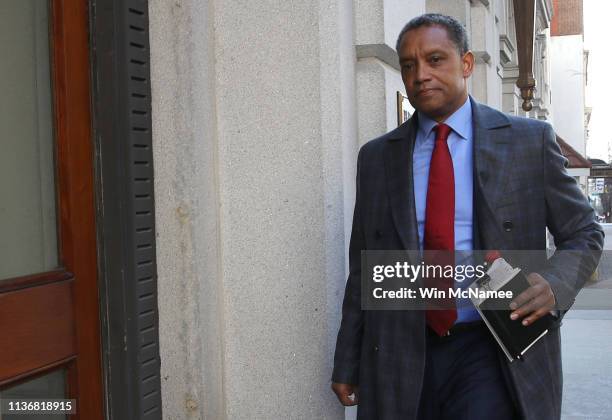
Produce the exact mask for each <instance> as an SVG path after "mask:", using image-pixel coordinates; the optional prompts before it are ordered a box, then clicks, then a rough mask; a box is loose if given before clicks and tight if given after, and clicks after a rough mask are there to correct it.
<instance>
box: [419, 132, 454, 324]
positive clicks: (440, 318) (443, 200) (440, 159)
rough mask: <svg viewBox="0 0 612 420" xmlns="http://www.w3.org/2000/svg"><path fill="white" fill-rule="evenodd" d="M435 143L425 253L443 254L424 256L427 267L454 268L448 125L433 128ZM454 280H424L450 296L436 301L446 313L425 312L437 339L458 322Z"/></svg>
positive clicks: (451, 161)
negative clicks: (452, 291) (451, 296)
mask: <svg viewBox="0 0 612 420" xmlns="http://www.w3.org/2000/svg"><path fill="white" fill-rule="evenodd" d="M434 130H435V132H436V143H435V146H434V149H433V153H432V155H431V162H430V165H429V182H428V184H427V203H426V210H425V235H424V238H423V249H424V250H425V251H432V250H434V251H435V250H440V251H443V252H441V253H437V254H436V253H431V252H426V253H425V262H426V263H427V264H432V263H433V264H438V265H442V266H445V265H448V264H450V265H454V257H453V251H454V250H455V174H454V172H453V160H452V158H451V154H450V151H449V150H448V144H447V139H448V135H449V134H450V132H451V128H450V127H449V126H448V125H446V124H438V125H437V126H436V127H434ZM453 283H454V280H453V278H444V277H442V278H430V277H428V278H425V286H426V287H436V288H437V289H438V290H444V291H445V292H446V293H447V299H436V304H437V305H436V306H442V307H443V309H426V312H425V319H426V320H427V324H428V325H429V326H430V327H431V328H432V329H433V330H434V331H435V332H436V333H438V335H441V336H442V335H444V334H446V332H447V331H448V330H449V329H450V327H451V326H452V325H453V323H454V322H455V320H456V319H457V309H456V307H455V300H454V299H453V298H450V297H449V296H448V289H452V287H453Z"/></svg>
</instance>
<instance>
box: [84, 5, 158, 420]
mask: <svg viewBox="0 0 612 420" xmlns="http://www.w3.org/2000/svg"><path fill="white" fill-rule="evenodd" d="M90 6H91V20H92V28H93V30H92V45H93V46H94V48H93V49H92V51H93V56H92V62H93V64H94V66H93V68H94V77H93V81H94V82H93V84H94V108H95V124H94V126H95V131H96V140H97V152H98V159H97V161H98V165H99V167H98V168H97V176H98V180H99V182H98V184H99V191H98V195H99V197H98V207H99V212H98V215H99V218H100V219H101V220H100V221H99V223H98V225H99V226H101V227H102V229H99V232H100V233H99V242H100V249H101V251H100V253H101V258H100V260H101V261H102V265H101V278H102V279H103V281H102V283H103V284H102V285H101V290H102V291H103V293H102V296H103V300H104V302H103V303H104V306H105V313H104V314H103V319H104V324H105V325H104V327H105V333H106V335H105V337H104V346H105V356H106V357H105V359H106V360H105V370H106V372H105V377H106V388H107V400H106V404H107V417H108V418H109V419H127V418H129V419H147V420H153V419H161V418H162V412H161V384H160V358H159V333H158V326H159V321H158V306H157V276H156V272H157V270H156V257H155V211H154V208H155V207H154V191H153V153H152V137H151V86H150V66H149V61H150V53H149V20H148V4H147V1H144V0H113V1H102V0H97V1H96V0H90Z"/></svg>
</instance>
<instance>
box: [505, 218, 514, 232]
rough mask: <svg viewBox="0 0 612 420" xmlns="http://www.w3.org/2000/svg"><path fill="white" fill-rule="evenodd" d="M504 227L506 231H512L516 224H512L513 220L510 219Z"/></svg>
mask: <svg viewBox="0 0 612 420" xmlns="http://www.w3.org/2000/svg"><path fill="white" fill-rule="evenodd" d="M503 227H504V230H505V231H506V232H510V231H511V230H512V228H513V227H514V225H513V224H512V222H511V221H510V220H506V221H505V222H504V223H503Z"/></svg>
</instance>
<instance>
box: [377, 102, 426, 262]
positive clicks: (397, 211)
mask: <svg viewBox="0 0 612 420" xmlns="http://www.w3.org/2000/svg"><path fill="white" fill-rule="evenodd" d="M416 127H417V116H416V113H415V114H414V115H413V116H412V118H410V120H409V121H407V122H406V123H404V124H403V125H401V126H400V127H398V128H397V129H396V130H395V131H394V132H392V133H391V134H392V136H390V138H389V139H388V141H387V144H386V147H385V156H384V159H385V160H384V162H385V178H386V183H387V194H388V197H389V202H390V205H391V214H392V216H393V222H394V224H395V227H396V229H397V232H398V234H399V237H400V239H401V241H402V245H403V246H404V249H406V250H409V251H418V249H419V237H418V229H417V219H416V209H415V206H414V184H413V182H412V153H413V151H414V140H415V137H416Z"/></svg>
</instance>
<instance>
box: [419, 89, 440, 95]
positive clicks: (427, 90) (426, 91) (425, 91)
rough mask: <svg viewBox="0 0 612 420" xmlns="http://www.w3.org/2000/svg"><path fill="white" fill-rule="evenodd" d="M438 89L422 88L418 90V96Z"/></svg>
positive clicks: (429, 93)
mask: <svg viewBox="0 0 612 420" xmlns="http://www.w3.org/2000/svg"><path fill="white" fill-rule="evenodd" d="M437 90H438V89H436V88H429V89H421V90H419V91H418V93H417V96H429V95H431V94H432V93H434V92H435V91H437Z"/></svg>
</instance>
